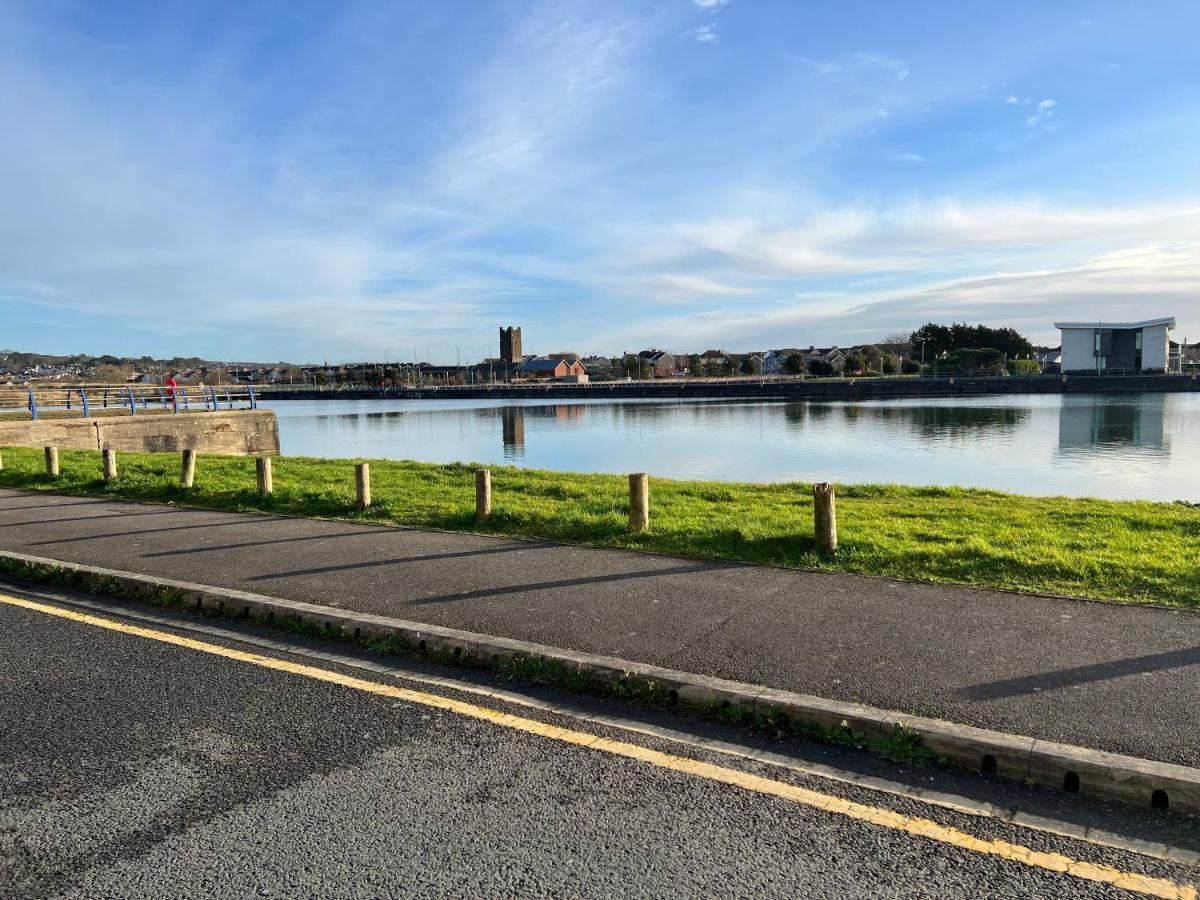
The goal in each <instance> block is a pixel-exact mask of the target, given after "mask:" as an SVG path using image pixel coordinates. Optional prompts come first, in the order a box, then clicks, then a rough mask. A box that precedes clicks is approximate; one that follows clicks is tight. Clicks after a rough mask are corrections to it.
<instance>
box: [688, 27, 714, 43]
mask: <svg viewBox="0 0 1200 900" xmlns="http://www.w3.org/2000/svg"><path fill="white" fill-rule="evenodd" d="M688 34H689V35H691V36H692V37H693V38H695V39H696V40H697V41H699V42H700V43H702V44H716V43H719V42H720V40H721V36H720V35H719V34H717V28H716V26H715V25H699V26H697V27H696V28H693V29H691V30H689V31H688Z"/></svg>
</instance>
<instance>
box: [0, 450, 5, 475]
mask: <svg viewBox="0 0 1200 900" xmlns="http://www.w3.org/2000/svg"><path fill="white" fill-rule="evenodd" d="M3 469H4V454H3V453H0V471H2V470H3Z"/></svg>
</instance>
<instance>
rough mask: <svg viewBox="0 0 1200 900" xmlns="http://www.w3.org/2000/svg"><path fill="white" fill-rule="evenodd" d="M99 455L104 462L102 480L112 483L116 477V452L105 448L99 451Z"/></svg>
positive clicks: (110, 448)
mask: <svg viewBox="0 0 1200 900" xmlns="http://www.w3.org/2000/svg"><path fill="white" fill-rule="evenodd" d="M100 455H101V457H102V458H103V460H104V480H105V481H112V480H113V479H114V478H116V477H117V451H116V450H114V449H113V448H112V447H105V448H104V449H103V450H101V451H100Z"/></svg>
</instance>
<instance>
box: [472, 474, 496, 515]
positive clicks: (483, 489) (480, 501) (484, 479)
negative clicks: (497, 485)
mask: <svg viewBox="0 0 1200 900" xmlns="http://www.w3.org/2000/svg"><path fill="white" fill-rule="evenodd" d="M491 517H492V472H491V470H490V469H476V470H475V521H476V522H486V521H487V520H488V519H490V518H491Z"/></svg>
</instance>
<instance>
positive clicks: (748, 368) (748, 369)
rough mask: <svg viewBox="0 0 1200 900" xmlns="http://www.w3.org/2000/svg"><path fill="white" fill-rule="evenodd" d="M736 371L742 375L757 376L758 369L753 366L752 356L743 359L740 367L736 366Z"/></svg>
mask: <svg viewBox="0 0 1200 900" xmlns="http://www.w3.org/2000/svg"><path fill="white" fill-rule="evenodd" d="M738 371H739V372H741V373H742V374H743V375H756V374H758V367H757V366H756V365H755V364H754V357H753V356H746V357H743V358H742V362H741V365H739V366H738Z"/></svg>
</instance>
